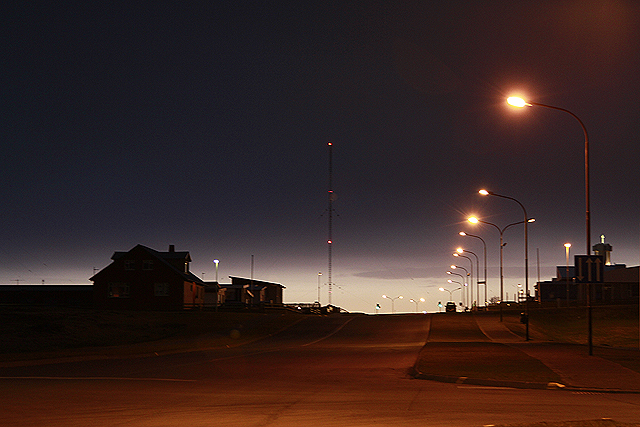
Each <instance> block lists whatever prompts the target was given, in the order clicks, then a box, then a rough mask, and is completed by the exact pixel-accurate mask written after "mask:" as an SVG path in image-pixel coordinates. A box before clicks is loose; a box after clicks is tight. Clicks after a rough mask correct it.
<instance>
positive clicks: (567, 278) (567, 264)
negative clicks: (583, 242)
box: [564, 243, 571, 307]
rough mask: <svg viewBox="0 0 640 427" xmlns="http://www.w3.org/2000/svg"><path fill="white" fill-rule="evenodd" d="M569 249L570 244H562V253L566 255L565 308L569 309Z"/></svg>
mask: <svg viewBox="0 0 640 427" xmlns="http://www.w3.org/2000/svg"><path fill="white" fill-rule="evenodd" d="M569 249H571V243H565V244H564V252H565V254H566V266H567V269H566V275H565V280H566V281H567V307H569Z"/></svg>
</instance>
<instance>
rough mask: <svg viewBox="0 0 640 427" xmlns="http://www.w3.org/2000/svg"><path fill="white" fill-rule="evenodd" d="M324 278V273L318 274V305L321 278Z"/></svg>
mask: <svg viewBox="0 0 640 427" xmlns="http://www.w3.org/2000/svg"><path fill="white" fill-rule="evenodd" d="M321 276H322V271H319V272H318V304H320V277H321Z"/></svg>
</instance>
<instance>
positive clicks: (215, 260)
mask: <svg viewBox="0 0 640 427" xmlns="http://www.w3.org/2000/svg"><path fill="white" fill-rule="evenodd" d="M213 263H214V264H215V265H216V283H218V264H219V263H220V261H218V260H217V259H214V260H213Z"/></svg>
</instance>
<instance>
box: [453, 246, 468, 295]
mask: <svg viewBox="0 0 640 427" xmlns="http://www.w3.org/2000/svg"><path fill="white" fill-rule="evenodd" d="M453 256H454V257H458V258H466V259H468V260H469V267H470V268H469V269H470V270H471V274H467V276H469V282H470V285H469V289H467V299H468V300H467V305H471V302H472V301H473V290H472V289H473V260H472V259H471V258H469V257H468V256H466V255H462V253H460V252H458V251H456V252H454V253H453ZM470 289H471V291H470ZM469 294H470V295H469Z"/></svg>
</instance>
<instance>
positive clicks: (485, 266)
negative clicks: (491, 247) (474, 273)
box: [458, 231, 487, 307]
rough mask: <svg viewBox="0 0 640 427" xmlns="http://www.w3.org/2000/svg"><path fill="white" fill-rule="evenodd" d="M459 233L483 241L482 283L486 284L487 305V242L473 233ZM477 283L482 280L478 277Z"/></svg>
mask: <svg viewBox="0 0 640 427" xmlns="http://www.w3.org/2000/svg"><path fill="white" fill-rule="evenodd" d="M458 234H459V235H461V236H469V237H475V238H476V239H480V241H482V247H483V251H484V280H483V281H482V284H483V285H484V305H485V307H486V306H487V243H486V242H485V241H484V239H483V238H482V237H480V236H474V235H473V234H468V233H465V232H464V231H461V232H459V233H458ZM478 276H480V272H479V271H478ZM476 283H480V281H479V280H477V279H476ZM478 289H479V288H478ZM479 298H480V295H479V294H478V299H479Z"/></svg>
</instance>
